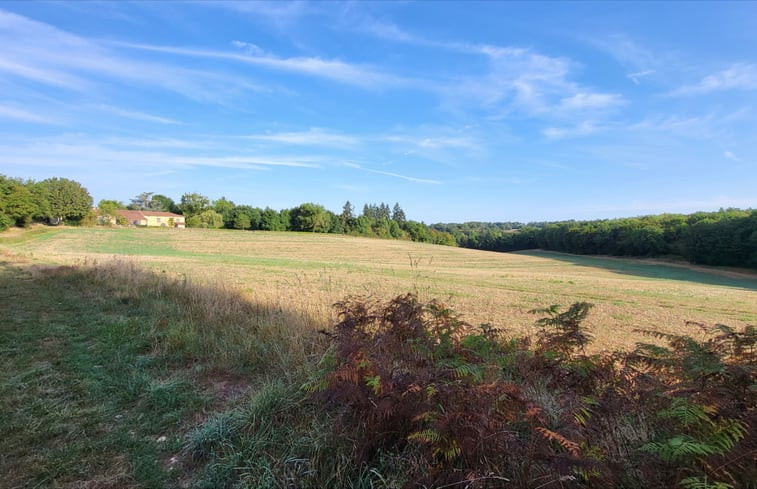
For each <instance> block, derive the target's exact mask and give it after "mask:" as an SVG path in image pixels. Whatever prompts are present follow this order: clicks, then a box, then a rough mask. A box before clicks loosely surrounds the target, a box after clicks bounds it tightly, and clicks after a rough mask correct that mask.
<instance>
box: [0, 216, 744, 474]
mask: <svg viewBox="0 0 757 489" xmlns="http://www.w3.org/2000/svg"><path fill="white" fill-rule="evenodd" d="M408 291H413V292H416V293H417V294H418V295H419V297H420V299H421V300H422V301H423V302H427V301H429V300H431V299H439V300H442V301H444V302H445V303H447V304H448V305H450V306H451V307H452V308H453V309H454V310H456V311H457V312H458V313H459V314H461V315H462V317H463V318H464V319H466V320H468V322H470V323H472V324H477V323H484V322H485V323H491V324H493V325H495V326H498V327H505V328H509V329H510V331H511V332H513V333H523V332H532V331H534V328H535V326H534V320H535V319H537V317H539V316H534V315H533V314H530V313H529V310H531V309H534V308H540V307H547V306H549V305H551V304H560V305H561V306H563V307H564V306H567V305H569V304H571V303H573V302H576V301H589V302H592V303H594V304H595V308H594V309H593V310H592V311H591V312H590V315H589V318H588V320H587V322H588V325H589V326H590V328H591V330H592V332H593V334H594V335H595V342H594V344H593V346H592V347H591V348H592V349H593V350H594V351H597V350H608V349H615V348H623V349H630V348H632V347H633V345H634V342H635V341H637V340H639V339H642V337H641V336H640V335H639V334H638V333H635V332H634V331H633V330H634V329H635V328H648V329H657V330H661V331H667V332H675V333H693V334H697V335H698V336H699V331H698V330H697V329H696V328H695V327H693V326H690V325H687V324H686V320H695V321H701V322H706V323H714V322H720V323H725V324H728V325H731V326H734V327H741V326H743V325H745V324H750V323H751V324H754V322H755V321H756V320H757V301H756V300H755V293H756V292H757V280H755V277H754V276H753V275H749V274H745V273H740V272H737V271H723V270H717V271H714V270H707V269H693V268H692V267H684V266H680V265H671V264H659V263H652V262H646V261H640V260H618V259H609V258H596V257H577V256H571V255H562V254H555V253H544V252H529V253H522V254H497V253H488V252H482V251H474V250H465V249H458V248H450V247H441V246H433V245H424V244H419V243H411V242H400V241H384V240H372V239H363V238H354V237H345V236H334V235H317V234H297V233H267V232H240V231H220V230H219V231H210V230H193V229H187V230H161V229H154V230H153V229H82V228H47V227H37V228H34V229H31V230H18V229H13V230H10V231H9V232H6V233H3V234H2V235H0V303H2V304H3V314H2V315H0V352H2V355H1V356H0V371H1V372H2V373H1V374H0V409H1V410H2V411H3V412H6V413H11V415H10V416H4V417H2V418H0V436H1V437H2V438H3V440H4V441H5V447H6V448H5V449H4V450H3V451H2V453H0V473H2V474H4V476H3V480H2V481H0V488H4V487H8V488H16V487H63V488H82V487H102V488H107V487H113V488H116V487H118V488H153V487H154V488H165V487H176V488H186V487H193V488H216V487H232V486H233V487H255V488H259V487H271V488H284V487H313V488H315V487H318V488H321V487H334V488H344V487H354V488H358V487H360V488H368V487H397V488H399V487H403V485H404V483H403V482H402V481H403V480H404V478H405V477H406V476H407V474H408V473H410V471H411V470H412V468H413V467H415V468H416V469H417V468H418V467H421V468H422V467H425V465H424V464H425V463H426V462H418V463H417V464H416V465H413V463H414V462H413V460H415V459H414V458H413V457H409V458H408V456H407V453H405V452H403V453H394V454H392V453H389V454H387V457H388V458H386V459H385V460H384V459H381V458H380V457H379V459H378V460H374V461H373V462H372V464H373V465H365V466H364V465H361V464H356V463H355V453H356V452H355V447H356V446H358V445H359V443H358V441H357V440H358V439H359V438H360V437H361V435H359V434H358V433H359V431H354V427H352V428H349V427H347V428H345V427H344V426H342V428H343V429H345V431H343V432H342V431H340V428H337V427H338V426H340V422H339V420H338V418H335V416H336V414H335V413H332V412H331V411H330V410H328V409H321V408H320V407H318V405H317V404H315V403H313V399H311V398H310V397H309V396H308V394H307V392H308V390H307V389H304V388H303V386H307V385H311V382H312V381H313V380H314V379H316V380H317V379H318V375H319V374H318V372H320V371H321V370H322V368H323V365H324V361H326V360H325V359H326V358H328V356H329V355H324V352H325V351H326V349H327V344H328V343H327V342H328V340H327V338H326V337H325V336H324V335H322V334H319V333H318V330H319V329H322V328H328V327H329V326H330V325H331V324H333V321H334V320H335V319H336V318H335V312H334V309H333V307H332V304H334V303H335V302H337V301H339V300H342V299H343V298H344V297H345V296H347V295H351V294H359V295H369V296H371V297H373V298H375V299H387V298H392V297H395V296H397V295H400V294H403V293H406V292H408ZM503 358H504V357H503ZM524 358H526V357H524ZM445 368H446V367H445ZM497 370H499V368H498V369H497ZM537 373H538V372H537ZM535 379H536V380H535V382H536V383H535V384H533V385H531V386H530V387H524V389H525V392H530V393H531V394H530V395H533V396H535V398H536V400H537V401H538V402H540V403H542V404H543V405H545V406H547V407H549V406H552V407H551V409H556V408H555V404H554V403H550V402H549V399H551V397H550V396H551V394H549V392H548V391H546V390H544V389H545V386H546V384H543V383H542V382H543V379H541V377H539V376H538V375H537V376H536V377H535ZM540 379H541V380H540ZM460 385H465V382H463V383H462V384H460ZM529 389H530V390H529ZM564 394H568V393H564ZM469 402H472V400H471V399H470V398H468V397H466V398H465V401H464V406H466V411H465V412H467V406H468V403H469ZM624 404H625V403H624ZM555 419H563V417H561V416H557V417H555ZM565 419H570V416H568V417H565ZM649 423H651V421H650V420H647V421H645V423H643V424H642V425H641V426H642V428H638V427H637V428H635V429H633V430H630V432H629V433H631V434H632V435H633V436H635V437H636V438H634V440H636V441H635V443H637V444H639V443H642V442H644V441H650V440H651V438H649V433H648V430H647V428H645V427H648V426H651V425H650V424H649ZM636 424H638V420H637V421H636ZM667 424H669V423H667V422H666V425H667ZM634 426H636V425H634ZM713 426H714V425H713ZM645 430H647V431H645ZM497 432H499V431H497ZM504 432H507V430H505V431H504ZM645 433H646V435H645ZM637 435H638V436H637ZM639 436H641V438H638V437H639ZM645 436H646V438H645ZM639 440H641V441H639ZM411 453H417V452H411ZM634 453H635V452H634ZM739 459H741V457H737V460H739ZM382 460H383V461H382ZM518 460H520V459H518ZM503 470H504V469H503ZM653 472H654V471H653ZM460 477H462V476H460ZM535 477H536V476H535ZM486 478H487V477H484V478H483V479H486ZM494 479H497V478H496V477H495V478H494ZM556 480H561V479H556ZM537 481H538V483H537ZM494 482H496V481H494ZM457 484H458V483H457V482H456V483H455V485H457ZM529 484H531V485H529V486H528V487H531V486H534V487H536V486H539V487H541V486H544V483H543V482H542V481H541V479H538V478H535V479H533V480H532V481H531V482H529ZM553 486H554V485H553ZM553 486H550V487H553ZM477 487H478V486H477ZM480 487H484V486H480ZM486 487H489V486H486ZM493 487H499V486H496V485H495V486H493ZM507 487H510V486H509V485H508V486H507Z"/></svg>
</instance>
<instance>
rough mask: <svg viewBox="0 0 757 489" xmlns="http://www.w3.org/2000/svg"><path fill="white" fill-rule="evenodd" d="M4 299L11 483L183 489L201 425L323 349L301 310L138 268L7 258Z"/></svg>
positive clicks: (0, 460) (0, 324) (1, 323)
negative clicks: (190, 446) (193, 437)
mask: <svg viewBox="0 0 757 489" xmlns="http://www.w3.org/2000/svg"><path fill="white" fill-rule="evenodd" d="M0 301H2V303H3V304H4V305H5V306H4V310H3V316H2V318H1V319H0V351H1V352H2V356H1V357H0V367H1V368H2V373H1V374H0V409H2V411H3V412H4V413H6V416H3V417H2V418H0V436H1V437H2V439H3V440H4V443H5V446H6V448H5V449H4V450H3V452H2V455H1V456H0V473H2V474H3V475H4V476H3V480H2V482H0V487H9V488H11V487H156V488H157V487H173V486H178V485H180V484H181V481H180V480H179V479H180V477H181V476H182V474H184V473H185V471H180V470H172V469H173V468H174V466H175V465H177V464H179V463H183V460H184V459H185V458H186V457H185V453H184V451H183V449H184V446H185V436H186V433H187V431H188V430H190V429H191V428H193V427H194V426H195V425H196V424H197V423H198V422H200V421H202V420H203V419H205V418H206V417H207V416H208V413H209V412H212V411H214V410H215V409H218V408H220V407H224V408H225V407H228V405H229V403H230V402H232V403H233V401H234V399H233V398H234V397H235V396H236V397H239V396H241V395H242V394H244V393H246V392H247V393H249V392H251V391H252V390H253V389H254V388H255V386H256V384H255V383H253V382H251V380H250V379H257V382H259V383H260V384H261V385H262V384H265V383H266V379H267V378H268V376H275V377H276V378H277V379H279V381H280V382H288V383H292V378H300V377H299V376H302V372H303V371H304V370H306V366H307V365H309V364H311V363H312V362H313V361H314V360H315V359H317V358H318V356H317V354H313V352H320V351H322V349H323V347H322V345H321V343H319V339H318V338H317V337H315V332H314V331H313V330H311V329H309V328H306V326H305V323H304V322H303V321H298V319H297V318H295V317H294V316H292V315H290V314H289V313H288V312H287V311H279V310H276V311H273V310H269V309H267V308H266V307H263V306H261V305H260V304H256V303H253V302H250V301H248V300H246V299H244V298H242V297H241V296H240V294H239V293H237V292H235V291H230V290H226V289H225V288H224V287H223V286H222V285H215V286H207V285H198V284H194V283H192V282H191V281H187V280H175V279H172V278H169V277H167V276H165V275H162V274H153V273H151V272H149V271H144V270H142V269H140V268H137V267H135V266H134V265H133V264H131V263H126V262H114V263H109V264H107V265H92V264H89V265H82V266H80V267H67V266H63V267H41V266H39V265H33V264H30V263H19V262H18V261H17V262H16V263H15V264H14V265H10V264H9V263H8V262H3V263H2V265H0ZM297 328H301V330H300V331H298V329H297ZM8 413H10V416H9V415H8Z"/></svg>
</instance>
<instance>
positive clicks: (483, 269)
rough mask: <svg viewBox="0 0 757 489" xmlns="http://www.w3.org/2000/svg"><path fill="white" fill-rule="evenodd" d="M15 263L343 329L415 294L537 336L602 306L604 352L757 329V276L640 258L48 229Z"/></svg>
mask: <svg viewBox="0 0 757 489" xmlns="http://www.w3.org/2000/svg"><path fill="white" fill-rule="evenodd" d="M0 247H2V248H3V249H4V254H5V255H6V257H7V259H10V260H14V259H23V260H31V261H32V262H36V263H39V264H78V263H85V262H86V263H92V262H98V263H104V262H108V261H112V260H117V259H124V258H125V259H128V260H130V261H135V262H137V263H138V264H140V265H141V266H144V267H146V268H149V269H152V270H155V271H158V272H160V273H165V274H167V275H170V276H173V277H176V276H178V277H186V278H187V279H188V280H190V281H192V282H196V283H197V282H199V283H208V284H211V285H212V284H223V285H224V286H225V287H230V288H233V289H238V290H240V291H242V292H243V293H244V294H246V295H248V296H250V298H251V299H253V300H254V301H255V302H258V303H263V304H266V305H268V306H269V307H270V306H273V307H276V308H279V309H281V310H286V311H289V312H293V313H295V314H298V315H301V316H302V317H303V318H306V319H307V320H308V321H309V322H311V323H312V325H313V327H314V328H323V327H327V326H328V324H330V323H331V322H332V321H333V320H334V312H333V308H332V305H333V304H334V303H335V302H337V301H339V300H341V299H343V298H344V297H345V296H348V295H364V296H371V297H374V298H376V299H384V298H390V297H394V296H396V295H399V294H402V293H405V292H408V291H414V292H416V293H418V295H419V296H420V297H421V299H423V300H430V299H432V298H436V299H439V300H441V301H443V302H445V303H446V304H447V305H449V306H450V307H452V308H453V309H454V310H455V311H457V312H458V313H459V314H460V315H461V316H462V317H463V319H465V320H466V321H468V322H469V323H472V324H479V323H490V324H492V325H493V326H496V327H500V328H505V329H507V330H510V331H512V332H513V333H524V332H530V331H533V328H534V326H533V322H534V319H535V318H536V317H535V316H534V315H533V314H529V311H530V310H532V309H535V308H541V307H547V306H549V305H551V304H560V305H561V306H567V305H569V304H571V303H573V302H576V301H587V302H591V303H593V304H594V305H595V307H594V309H593V310H592V312H591V313H590V316H589V319H588V320H587V325H588V326H589V328H590V329H591V331H592V333H593V334H594V335H595V341H594V344H593V350H612V349H616V348H625V349H628V348H632V347H633V345H634V343H635V342H636V341H638V340H640V339H641V336H640V335H639V334H638V333H635V332H634V329H637V328H640V329H654V330H658V331H663V332H671V333H690V334H697V330H696V328H695V327H694V326H690V325H687V324H686V321H698V322H704V323H709V324H711V323H723V324H727V325H730V326H734V327H740V326H743V325H745V324H754V323H755V322H756V321H757V275H753V274H749V273H737V272H724V271H714V270H707V269H691V268H688V267H681V266H676V265H669V264H660V263H652V262H646V261H641V260H618V259H609V258H596V257H574V256H570V255H562V254H556V253H546V252H529V253H511V254H503V253H491V252H484V251H477V250H467V249H461V248H451V247H443V246H435V245H428V244H422V243H412V242H405V241H390V240H377V239H367V238H356V237H349V236H337V235H322V234H303V233H274V232H242V231H227V230H198V229H185V230H164V229H81V228H55V229H51V228H37V229H34V230H31V231H20V230H19V231H13V232H11V233H5V234H4V235H2V236H0Z"/></svg>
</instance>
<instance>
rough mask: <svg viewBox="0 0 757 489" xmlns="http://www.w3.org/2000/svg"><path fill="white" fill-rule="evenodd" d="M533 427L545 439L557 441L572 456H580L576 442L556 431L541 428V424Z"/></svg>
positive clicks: (579, 449)
mask: <svg viewBox="0 0 757 489" xmlns="http://www.w3.org/2000/svg"><path fill="white" fill-rule="evenodd" d="M534 429H535V430H536V431H537V432H538V433H539V434H540V435H541V436H543V437H544V438H545V439H547V440H549V441H554V442H557V443H558V444H559V445H560V446H561V447H563V448H564V449H565V450H567V451H568V453H570V454H571V455H572V456H574V457H580V456H581V446H580V445H579V444H578V443H576V442H574V441H570V440H568V439H567V438H565V437H564V436H562V435H561V434H560V433H556V432H554V431H552V430H548V429H547V428H543V427H541V426H539V427H537V428H534Z"/></svg>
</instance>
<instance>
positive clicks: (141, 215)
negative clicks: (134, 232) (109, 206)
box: [116, 209, 186, 228]
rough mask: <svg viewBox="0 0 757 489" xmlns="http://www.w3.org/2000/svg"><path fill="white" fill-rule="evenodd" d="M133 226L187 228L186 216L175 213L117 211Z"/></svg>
mask: <svg viewBox="0 0 757 489" xmlns="http://www.w3.org/2000/svg"><path fill="white" fill-rule="evenodd" d="M116 212H117V213H118V214H119V215H120V216H122V217H123V218H124V219H126V221H127V222H128V223H129V224H130V225H132V226H145V227H171V228H183V227H185V226H186V224H185V222H184V216H182V215H181V214H174V213H173V212H161V211H129V210H126V209H119V210H117V211H116Z"/></svg>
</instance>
